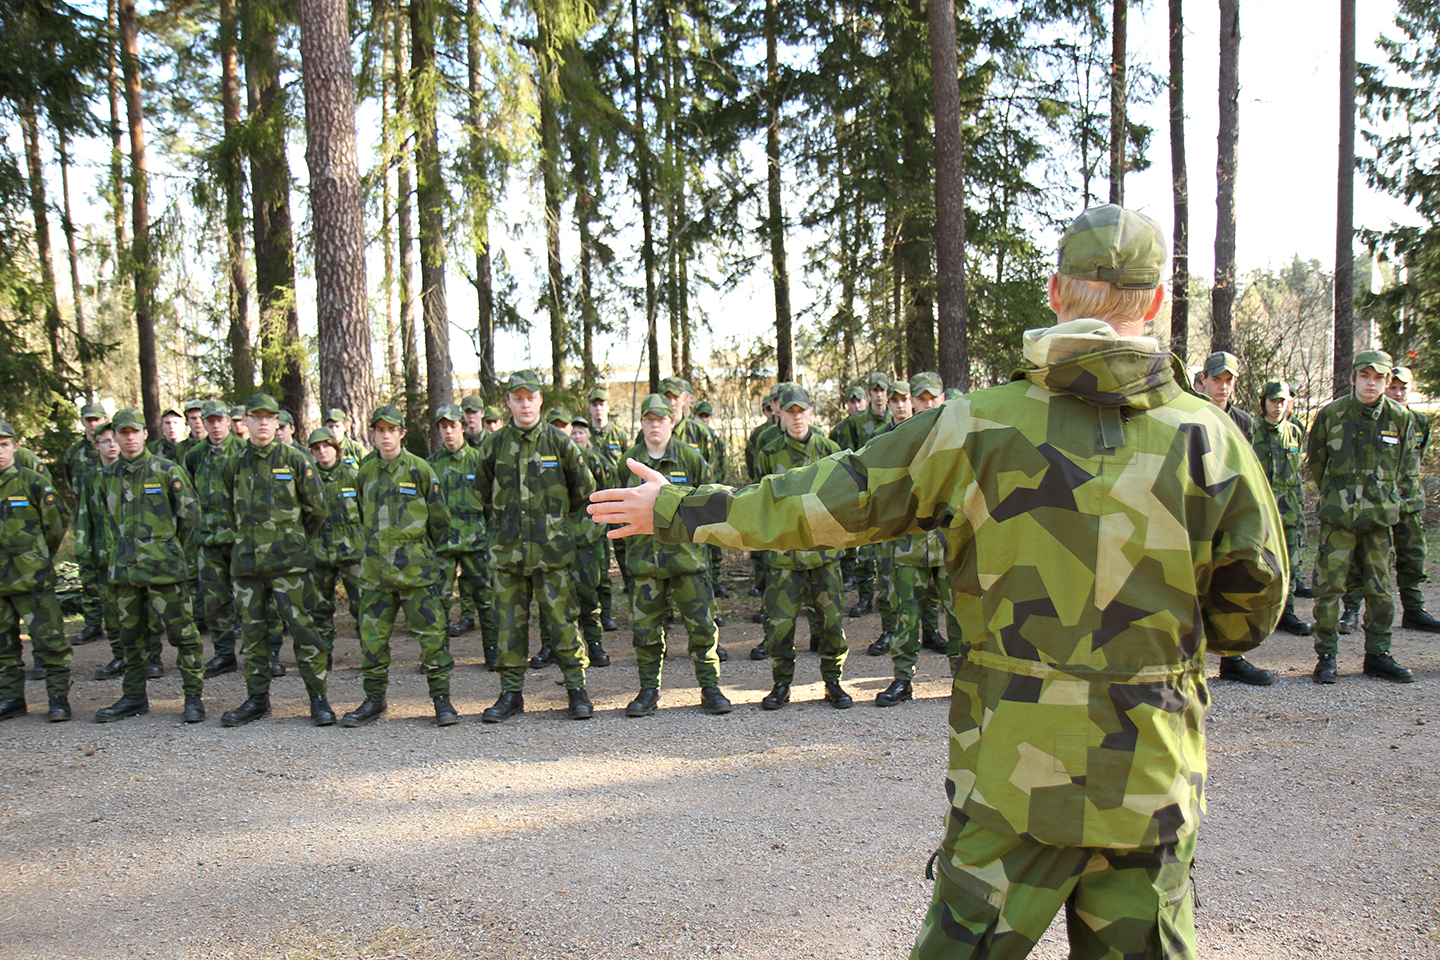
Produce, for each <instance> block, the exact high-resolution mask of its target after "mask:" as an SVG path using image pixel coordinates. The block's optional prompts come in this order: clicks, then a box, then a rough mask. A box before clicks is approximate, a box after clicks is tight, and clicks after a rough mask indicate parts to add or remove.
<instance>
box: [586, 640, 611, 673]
mask: <svg viewBox="0 0 1440 960" xmlns="http://www.w3.org/2000/svg"><path fill="white" fill-rule="evenodd" d="M588 647H589V650H590V666H592V667H608V666H610V654H608V653H606V652H605V645H604V644H603V643H601V642H600V641H599V640H595V641H592V642H591V643H590V644H588Z"/></svg>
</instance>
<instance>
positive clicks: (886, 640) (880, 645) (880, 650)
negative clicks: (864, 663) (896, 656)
mask: <svg viewBox="0 0 1440 960" xmlns="http://www.w3.org/2000/svg"><path fill="white" fill-rule="evenodd" d="M894 639H895V638H894V636H892V635H891V634H888V633H882V634H880V639H878V640H876V641H875V642H874V643H872V644H870V646H868V647H866V648H865V652H866V653H868V654H869V655H870V656H872V657H883V656H885V654H887V653H889V652H890V641H892V640H894Z"/></svg>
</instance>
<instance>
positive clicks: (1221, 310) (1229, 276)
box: [1210, 0, 1240, 351]
mask: <svg viewBox="0 0 1440 960" xmlns="http://www.w3.org/2000/svg"><path fill="white" fill-rule="evenodd" d="M1218 143H1219V150H1218V155H1217V158H1216V163H1215V286H1214V287H1213V288H1212V290H1211V294H1210V304H1211V310H1210V312H1211V314H1212V316H1213V318H1214V324H1213V327H1212V328H1211V333H1210V349H1211V350H1212V351H1213V350H1229V349H1230V347H1231V340H1232V333H1231V331H1232V329H1233V320H1232V314H1233V312H1234V308H1235V174H1236V165H1237V153H1238V151H1239V145H1240V0H1220V134H1219V138H1218Z"/></svg>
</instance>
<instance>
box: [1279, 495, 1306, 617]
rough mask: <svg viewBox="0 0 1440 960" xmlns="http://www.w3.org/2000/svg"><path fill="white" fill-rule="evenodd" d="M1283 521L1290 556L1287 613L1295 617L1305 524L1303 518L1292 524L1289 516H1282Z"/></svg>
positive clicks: (1286, 547) (1286, 545)
mask: <svg viewBox="0 0 1440 960" xmlns="http://www.w3.org/2000/svg"><path fill="white" fill-rule="evenodd" d="M1281 519H1282V520H1283V521H1285V550H1286V552H1287V553H1288V554H1289V555H1290V589H1289V591H1287V592H1286V594H1285V612H1286V613H1288V614H1291V615H1294V613H1295V588H1296V587H1297V586H1299V585H1300V545H1301V543H1302V542H1303V540H1304V537H1305V523H1304V519H1303V518H1297V519H1298V520H1299V522H1297V523H1291V522H1290V519H1291V518H1290V517H1288V516H1282V517H1281Z"/></svg>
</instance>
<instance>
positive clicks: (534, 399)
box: [475, 370, 595, 723]
mask: <svg viewBox="0 0 1440 960" xmlns="http://www.w3.org/2000/svg"><path fill="white" fill-rule="evenodd" d="M506 393H507V396H506V403H507V404H508V406H509V408H510V422H509V423H508V424H506V425H505V426H503V427H501V428H500V431H499V432H498V433H496V434H495V436H494V438H493V439H491V440H490V441H489V442H488V443H486V444H485V447H484V448H483V449H482V451H481V454H482V456H481V459H480V473H479V475H478V476H477V477H476V478H475V489H476V490H478V491H479V493H480V500H481V502H482V503H484V504H485V527H486V529H487V530H488V531H489V533H490V565H491V569H492V571H493V575H494V583H495V606H496V614H497V616H498V618H499V631H498V639H499V643H500V671H499V672H500V691H501V692H500V696H499V698H498V699H497V700H496V701H495V704H494V705H493V706H491V707H489V708H488V709H487V710H486V711H485V712H484V713H483V714H482V715H481V717H480V719H481V720H483V721H485V722H486V723H499V722H500V721H502V720H504V719H506V718H507V717H512V716H514V715H515V714H517V713H521V712H522V711H524V709H525V694H524V689H525V666H526V659H525V658H526V655H527V654H528V653H529V644H530V604H531V602H532V601H533V602H536V603H538V604H539V607H540V616H541V617H543V618H545V619H546V620H547V621H549V624H550V634H551V642H552V644H553V649H554V654H555V659H556V660H557V661H558V662H559V664H560V671H561V673H562V674H563V675H564V677H565V691H566V694H567V695H568V697H569V700H570V707H569V714H570V717H571V718H572V719H575V720H588V719H589V718H590V717H592V716H594V714H595V708H594V706H593V705H592V704H591V703H590V694H589V693H588V692H587V691H586V689H585V668H586V667H588V666H589V665H590V660H589V657H588V656H587V655H586V652H585V648H584V646H583V645H582V644H581V643H580V639H579V634H578V633H577V631H576V628H575V613H576V604H575V584H574V578H573V575H572V573H571V567H572V566H573V565H574V563H575V532H574V517H575V514H576V513H577V512H578V511H580V510H581V509H583V508H584V506H585V500H586V498H587V497H589V496H590V494H591V492H592V491H593V490H594V489H595V485H594V484H595V481H594V478H593V477H592V476H591V475H590V470H589V469H588V468H587V467H586V466H585V464H584V461H582V460H581V458H580V450H579V448H578V447H576V446H575V443H574V441H573V440H571V439H570V437H569V435H568V434H565V433H562V432H560V431H559V430H556V429H555V428H554V427H552V426H550V425H549V424H547V423H542V422H541V420H540V410H541V405H542V404H543V403H544V400H545V398H544V395H543V394H542V392H541V387H540V378H539V377H538V376H537V375H536V374H535V372H534V371H533V370H521V371H518V372H516V373H513V374H511V375H510V379H509V381H508V382H507V383H506Z"/></svg>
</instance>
